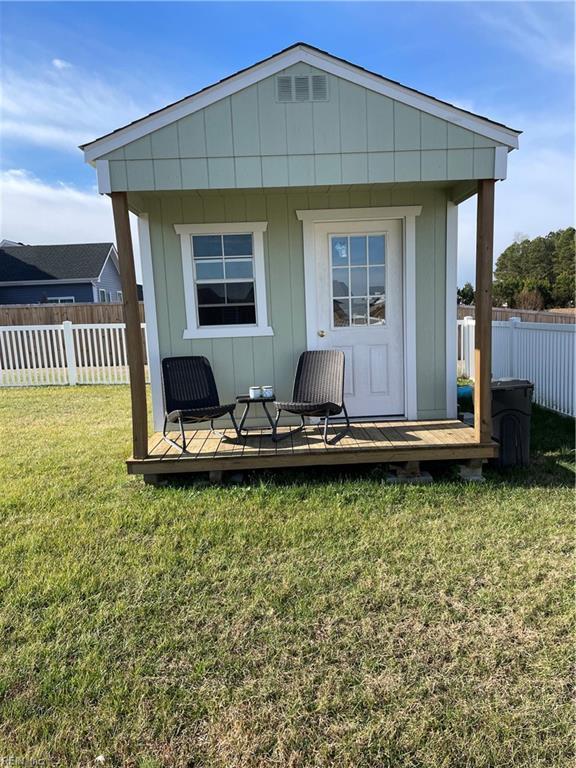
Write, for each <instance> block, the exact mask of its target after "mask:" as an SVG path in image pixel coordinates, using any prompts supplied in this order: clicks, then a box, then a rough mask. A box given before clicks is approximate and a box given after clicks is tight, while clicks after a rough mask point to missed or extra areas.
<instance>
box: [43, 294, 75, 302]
mask: <svg viewBox="0 0 576 768" xmlns="http://www.w3.org/2000/svg"><path fill="white" fill-rule="evenodd" d="M46 302H47V303H48V304H49V303H52V304H75V303H76V299H75V298H74V296H48V297H47V299H46Z"/></svg>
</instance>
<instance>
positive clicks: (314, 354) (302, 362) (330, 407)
mask: <svg viewBox="0 0 576 768" xmlns="http://www.w3.org/2000/svg"><path fill="white" fill-rule="evenodd" d="M275 405H276V420H275V428H274V433H273V436H272V437H273V440H274V441H276V442H277V441H279V440H283V439H284V438H285V437H288V436H289V435H293V434H295V433H296V432H300V431H301V430H302V429H304V426H305V424H304V417H305V416H319V417H320V418H323V419H324V431H323V438H324V443H325V444H328V421H329V420H330V419H331V418H333V417H334V416H338V415H339V414H341V413H344V418H345V419H346V429H345V430H342V431H341V432H339V433H338V434H337V435H336V436H335V437H333V438H332V440H330V442H331V443H334V442H337V440H339V439H340V438H341V437H342V435H343V434H344V433H345V432H346V431H348V430H349V429H350V419H349V418H348V412H347V411H346V405H345V403H344V352H341V351H339V350H336V349H327V350H315V351H311V352H303V353H302V354H301V355H300V358H299V360H298V367H297V368H296V376H295V379H294V389H293V392H292V400H291V401H290V402H284V403H283V402H276V403H275ZM282 411H287V412H288V413H294V414H296V415H298V416H300V426H299V427H298V428H297V429H293V430H291V431H290V432H288V433H287V434H285V435H282V436H281V437H278V434H277V431H276V428H277V427H278V422H279V420H280V414H281V413H282Z"/></svg>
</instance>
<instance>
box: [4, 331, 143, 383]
mask: <svg viewBox="0 0 576 768" xmlns="http://www.w3.org/2000/svg"><path fill="white" fill-rule="evenodd" d="M142 331H143V333H142V335H143V344H144V345H146V327H145V325H144V323H143V324H142ZM144 351H145V355H146V361H147V360H148V355H147V351H146V349H145V350H144ZM128 382H129V375H128V359H127V356H126V334H125V327H124V323H102V324H95V323H94V324H83V323H78V324H76V323H71V322H70V321H68V320H66V321H64V322H63V323H62V324H61V325H2V326H0V386H2V387H27V386H43V385H44V386H46V385H59V384H67V385H74V384H127V383H128Z"/></svg>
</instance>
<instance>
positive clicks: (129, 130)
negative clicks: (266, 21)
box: [84, 47, 518, 182]
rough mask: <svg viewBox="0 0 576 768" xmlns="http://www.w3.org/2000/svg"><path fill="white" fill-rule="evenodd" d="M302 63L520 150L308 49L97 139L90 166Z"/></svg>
mask: <svg viewBox="0 0 576 768" xmlns="http://www.w3.org/2000/svg"><path fill="white" fill-rule="evenodd" d="M299 63H304V64H309V65H310V66H312V67H316V68H317V69H321V70H323V71H324V72H328V73H329V74H332V75H335V76H336V77H341V78H343V79H344V80H348V81H350V82H352V83H356V84H357V85H361V86H364V87H365V88H368V89H369V90H371V91H374V92H375V93H380V94H382V95H383V96H388V97H389V98H391V99H394V100H395V101H399V102H402V103H403V104H407V105H408V106H411V107H414V108H415V109H420V110H422V111H423V112H427V113H428V114H431V115H434V116H435V117H439V118H441V119H442V120H447V121H448V122H450V123H454V124H455V125H459V126H461V127H462V128H467V129H468V130H470V131H474V132H475V133H479V134H480V135H482V136H485V137H486V138H488V139H492V140H493V141H497V142H500V143H502V144H505V145H506V146H507V147H510V148H511V149H517V147H518V133H517V132H516V131H513V130H512V129H509V128H506V127H505V126H500V125H498V124H496V123H493V122H491V121H490V120H486V119H484V118H482V117H476V116H474V115H471V114H469V113H467V112H465V111H464V110H461V109H458V107H453V106H451V105H449V104H443V103H441V102H439V101H437V100H436V99H434V98H432V97H431V96H426V95H424V94H421V93H418V92H415V91H413V90H411V89H410V88H407V87H405V86H402V85H399V84H397V83H394V82H392V81H390V80H386V79H385V78H383V77H381V76H379V75H375V74H371V73H369V72H365V71H364V70H362V69H359V68H358V67H355V66H354V65H353V64H347V63H345V62H343V61H341V60H339V59H335V58H333V57H332V56H330V55H328V54H321V53H320V52H319V51H313V50H311V49H309V48H306V47H298V48H293V49H291V50H289V51H286V52H284V53H280V54H278V55H277V56H275V57H274V58H271V59H269V60H268V61H265V62H262V63H261V64H255V65H254V66H253V67H250V68H249V69H248V70H247V71H245V72H241V73H239V74H238V75H235V76H232V77H230V78H229V79H227V80H226V81H225V82H223V83H216V85H213V86H212V87H211V88H208V89H206V90H205V91H202V92H200V93H198V94H196V95H192V96H189V97H188V98H187V99H183V100H182V101H180V102H178V103H176V104H173V105H171V106H168V107H165V108H164V109H162V110H160V111H159V112H157V113H156V114H153V115H150V116H149V117H145V118H143V119H142V120H139V121H138V122H137V123H136V124H135V125H127V126H126V127H124V128H121V129H119V130H118V131H117V132H115V133H113V134H112V135H110V136H104V137H103V138H102V139H97V140H96V141H94V142H92V143H91V144H89V145H88V146H87V147H86V149H85V150H84V160H85V161H86V162H87V163H94V161H96V160H97V159H98V158H100V157H102V155H105V154H107V153H108V152H113V151H114V150H115V149H119V148H120V147H123V146H125V145H126V144H129V143H130V142H132V141H136V139H141V138H142V137H143V136H147V135H148V134H149V133H152V132H153V131H157V130H158V129H160V128H164V127H165V126H166V125H170V124H171V123H173V122H175V121H176V120H180V119H181V118H183V117H187V116H188V115H191V114H193V113H194V112H198V111H199V110H200V109H204V108H205V107H208V106H210V104H214V102H216V101H220V99H225V98H226V97H227V96H231V95H232V94H234V93H237V92H238V91H240V90H242V89H244V88H248V87H249V86H251V85H254V84H255V83H258V82H260V81H261V80H264V79H265V78H267V77H270V76H272V75H275V74H277V73H278V72H281V71H282V70H283V69H286V68H287V67H291V66H292V65H293V64H299ZM102 173H105V171H104V170H103V171H102ZM108 182H109V178H108Z"/></svg>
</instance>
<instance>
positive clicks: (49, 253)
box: [0, 243, 116, 283]
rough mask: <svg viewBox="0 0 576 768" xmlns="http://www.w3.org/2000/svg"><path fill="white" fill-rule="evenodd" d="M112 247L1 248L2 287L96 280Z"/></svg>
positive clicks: (83, 244) (43, 246) (92, 244)
mask: <svg viewBox="0 0 576 768" xmlns="http://www.w3.org/2000/svg"><path fill="white" fill-rule="evenodd" d="M111 251H112V254H113V261H114V262H116V259H115V258H114V255H115V248H114V244H113V243H78V244H72V245H12V246H4V247H2V248H0V283H10V282H44V281H46V282H50V281H53V280H69V281H90V280H96V279H97V278H98V277H99V276H100V273H101V272H102V269H103V267H104V264H105V263H106V260H107V258H108V256H109V255H110V252H111Z"/></svg>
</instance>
